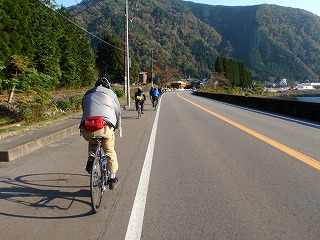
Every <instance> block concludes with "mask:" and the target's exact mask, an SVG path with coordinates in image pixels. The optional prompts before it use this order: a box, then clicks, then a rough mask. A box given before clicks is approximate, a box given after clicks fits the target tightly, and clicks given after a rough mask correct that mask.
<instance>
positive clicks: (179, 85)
mask: <svg viewBox="0 0 320 240" xmlns="http://www.w3.org/2000/svg"><path fill="white" fill-rule="evenodd" d="M186 86H187V82H184V81H176V82H172V83H171V87H172V88H175V89H183V88H185V87H186Z"/></svg>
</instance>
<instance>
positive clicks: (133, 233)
mask: <svg viewBox="0 0 320 240" xmlns="http://www.w3.org/2000/svg"><path fill="white" fill-rule="evenodd" d="M161 99H162V97H161V98H160V100H159V104H158V108H157V113H156V117H155V120H154V123H153V127H152V131H151V137H150V140H149V145H148V149H147V153H146V157H145V159H144V164H143V168H142V172H141V176H140V180H139V185H138V189H137V193H136V197H135V199H134V203H133V207H132V211H131V216H130V220H129V224H128V228H127V233H126V237H125V240H131V239H132V240H138V239H140V238H141V231H142V224H143V217H144V210H145V206H146V200H147V193H148V186H149V179H150V173H151V165H152V158H153V151H154V144H155V141H156V135H157V127H158V120H159V112H160V106H161V104H160V103H161Z"/></svg>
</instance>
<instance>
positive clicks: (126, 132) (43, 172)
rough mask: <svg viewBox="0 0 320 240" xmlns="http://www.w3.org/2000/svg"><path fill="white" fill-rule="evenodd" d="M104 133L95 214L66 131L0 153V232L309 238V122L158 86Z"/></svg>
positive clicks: (79, 154)
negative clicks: (111, 167) (104, 185)
mask: <svg viewBox="0 0 320 240" xmlns="http://www.w3.org/2000/svg"><path fill="white" fill-rule="evenodd" d="M116 137H117V139H116V150H117V153H118V158H119V164H120V166H119V167H120V169H119V172H118V177H119V179H120V183H119V186H118V187H117V188H116V189H115V190H114V191H111V190H108V191H107V192H106V194H105V196H104V199H103V209H102V210H101V211H100V212H99V213H97V214H94V213H93V212H92V210H91V205H90V192H89V175H88V174H87V173H86V172H85V170H84V168H85V164H86V158H87V144H86V142H85V141H84V140H83V139H82V137H80V136H79V135H78V134H74V135H71V136H69V137H66V138H64V139H61V140H60V141H58V142H55V143H54V144H51V145H49V146H47V147H45V148H42V149H40V150H38V151H36V152H33V153H31V154H29V155H26V156H23V157H21V158H20V159H17V160H15V161H12V162H1V163H0V194H1V195H0V232H1V234H0V239H24V240H25V239H26V240H28V239H30V240H31V239H46V240H53V239H86V240H88V239H101V240H102V239H113V240H118V239H144V240H149V239H250V240H251V239H258V240H261V239H268V240H269V239H290V240H292V239H303V240H307V239H320V184H319V182H320V175H319V170H320V163H319V161H320V144H319V143H320V126H319V125H317V124H309V123H306V122H300V121H293V120H292V119H284V118H281V117H279V116H274V115H267V114H264V113H259V112H254V111H250V110H248V109H242V108H239V107H235V106H230V105H226V104H223V103H219V102H216V101H213V100H209V99H205V98H201V97H197V96H193V95H192V94H191V93H190V92H172V93H171V92H170V93H166V94H165V95H164V96H163V97H162V98H161V101H160V104H159V106H158V109H157V111H155V110H154V109H153V108H152V106H151V105H150V101H149V100H147V103H146V105H145V114H144V115H143V116H142V118H141V119H138V118H137V113H136V111H134V110H128V111H125V112H123V138H120V137H119V133H117V134H116Z"/></svg>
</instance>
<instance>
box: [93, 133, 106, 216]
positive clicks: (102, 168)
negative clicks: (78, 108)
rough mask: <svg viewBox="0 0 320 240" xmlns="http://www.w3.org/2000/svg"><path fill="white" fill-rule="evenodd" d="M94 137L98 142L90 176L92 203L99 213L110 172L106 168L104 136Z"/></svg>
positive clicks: (94, 209) (95, 210)
mask: <svg viewBox="0 0 320 240" xmlns="http://www.w3.org/2000/svg"><path fill="white" fill-rule="evenodd" d="M92 139H93V140H96V141H97V142H98V148H97V151H96V154H95V159H94V161H93V165H92V171H91V176H90V192H91V204H92V209H93V211H94V212H95V213H97V212H98V211H99V210H100V206H101V202H102V197H103V194H104V192H105V191H106V190H107V186H108V184H109V172H108V170H107V169H106V168H107V166H106V165H107V160H106V156H105V154H104V152H103V148H102V139H103V137H100V136H99V137H93V138H92ZM104 158H105V159H104Z"/></svg>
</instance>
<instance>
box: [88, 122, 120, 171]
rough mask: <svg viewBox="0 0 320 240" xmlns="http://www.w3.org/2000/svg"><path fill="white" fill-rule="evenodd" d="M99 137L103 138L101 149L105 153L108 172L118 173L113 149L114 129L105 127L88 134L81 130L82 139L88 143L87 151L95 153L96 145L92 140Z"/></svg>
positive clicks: (115, 154)
mask: <svg viewBox="0 0 320 240" xmlns="http://www.w3.org/2000/svg"><path fill="white" fill-rule="evenodd" d="M97 136H101V137H103V140H102V147H103V151H104V152H105V154H106V156H107V158H108V166H107V167H108V170H109V171H110V172H111V173H116V172H117V171H118V160H117V153H116V151H115V149H114V143H115V134H114V128H113V127H111V126H106V127H105V128H102V129H100V130H98V131H95V132H89V131H86V130H83V138H84V139H85V140H86V141H88V143H89V144H88V150H89V151H94V152H96V150H97V147H98V144H97V142H96V141H95V140H92V138H93V137H97Z"/></svg>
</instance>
